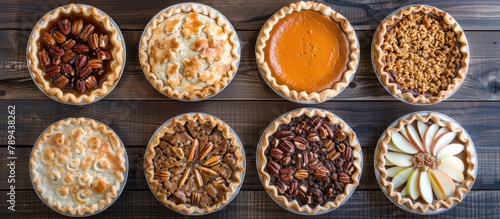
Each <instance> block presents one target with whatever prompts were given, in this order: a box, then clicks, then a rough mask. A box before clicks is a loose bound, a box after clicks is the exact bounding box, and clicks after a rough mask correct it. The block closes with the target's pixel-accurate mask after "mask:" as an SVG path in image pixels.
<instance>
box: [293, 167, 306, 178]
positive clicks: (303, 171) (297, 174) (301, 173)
mask: <svg viewBox="0 0 500 219" xmlns="http://www.w3.org/2000/svg"><path fill="white" fill-rule="evenodd" d="M294 176H295V178H297V179H299V180H302V179H306V178H307V177H309V172H308V171H307V170H306V169H300V170H297V172H295V174H294Z"/></svg>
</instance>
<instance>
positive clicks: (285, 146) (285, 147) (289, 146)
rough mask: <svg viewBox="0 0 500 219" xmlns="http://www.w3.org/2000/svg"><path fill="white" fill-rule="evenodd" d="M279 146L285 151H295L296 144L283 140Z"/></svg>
mask: <svg viewBox="0 0 500 219" xmlns="http://www.w3.org/2000/svg"><path fill="white" fill-rule="evenodd" d="M279 148H280V149H281V150H282V151H283V152H285V153H293V152H294V151H295V146H294V144H293V143H292V142H290V141H287V140H284V141H281V143H280V144H279Z"/></svg>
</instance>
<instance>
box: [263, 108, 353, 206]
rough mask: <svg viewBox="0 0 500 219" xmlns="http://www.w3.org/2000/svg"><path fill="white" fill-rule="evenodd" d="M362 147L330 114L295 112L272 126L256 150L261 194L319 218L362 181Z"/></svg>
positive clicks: (337, 119) (305, 110) (315, 111)
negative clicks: (263, 189)
mask: <svg viewBox="0 0 500 219" xmlns="http://www.w3.org/2000/svg"><path fill="white" fill-rule="evenodd" d="M361 163H362V156H361V146H360V145H359V143H358V141H357V138H356V135H355V133H354V132H353V131H352V130H351V129H350V128H349V126H348V125H347V124H346V123H345V122H344V121H342V120H341V119H340V118H338V117H336V116H335V115H334V114H332V113H331V112H328V111H325V110H320V109H305V108H303V109H299V110H295V111H292V112H290V113H287V114H285V115H284V116H282V117H280V118H278V119H277V120H276V121H274V122H273V123H272V124H271V125H270V126H269V128H268V129H266V131H265V132H264V133H263V135H262V137H261V139H260V142H259V146H258V149H257V168H258V173H259V176H260V177H261V180H262V183H263V184H264V187H265V189H266V190H267V192H268V193H269V194H270V195H271V197H272V198H274V200H276V201H277V202H278V203H279V204H280V205H281V206H283V207H284V208H287V209H288V210H290V211H292V212H295V213H306V214H321V213H326V212H328V211H330V210H333V209H335V208H337V207H339V206H340V205H341V204H342V203H344V202H345V201H346V200H347V199H348V198H349V196H350V194H352V193H353V192H354V189H355V188H356V187H357V186H358V184H359V177H360V175H361Z"/></svg>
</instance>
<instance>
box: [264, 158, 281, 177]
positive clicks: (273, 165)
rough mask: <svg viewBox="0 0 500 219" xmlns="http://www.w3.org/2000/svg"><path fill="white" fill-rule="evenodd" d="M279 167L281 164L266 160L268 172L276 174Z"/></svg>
mask: <svg viewBox="0 0 500 219" xmlns="http://www.w3.org/2000/svg"><path fill="white" fill-rule="evenodd" d="M280 169H281V165H279V164H278V163H276V162H274V161H272V160H270V161H268V162H267V170H268V171H269V173H271V175H277V174H278V173H279V171H280Z"/></svg>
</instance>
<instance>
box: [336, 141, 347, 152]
mask: <svg viewBox="0 0 500 219" xmlns="http://www.w3.org/2000/svg"><path fill="white" fill-rule="evenodd" d="M337 148H338V149H339V151H340V152H342V153H344V151H345V149H346V146H345V144H344V143H340V144H339V145H338V146H337Z"/></svg>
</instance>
